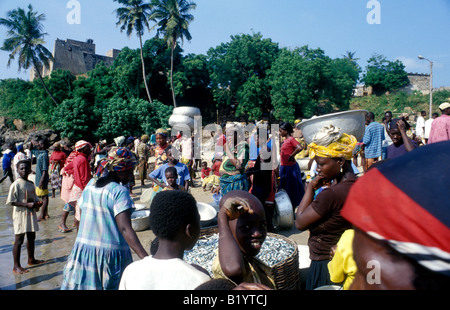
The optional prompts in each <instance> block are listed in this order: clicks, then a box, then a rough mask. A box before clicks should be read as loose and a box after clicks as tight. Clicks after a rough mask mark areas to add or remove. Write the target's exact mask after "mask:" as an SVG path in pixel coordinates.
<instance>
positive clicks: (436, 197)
mask: <svg viewBox="0 0 450 310" xmlns="http://www.w3.org/2000/svg"><path fill="white" fill-rule="evenodd" d="M449 149H450V141H445V142H439V143H433V144H431V145H426V146H424V147H420V148H418V149H417V150H415V151H414V152H410V153H408V154H406V155H404V156H402V157H401V158H395V159H392V160H389V161H387V162H384V163H383V164H381V165H379V166H377V167H375V168H373V169H371V170H370V171H369V172H368V173H367V174H365V175H364V176H362V177H361V178H359V179H358V181H357V182H356V183H355V184H354V185H353V187H352V189H351V190H350V193H349V195H348V198H347V200H346V202H345V205H344V208H343V209H342V212H341V214H342V216H343V217H344V218H345V219H346V220H348V221H349V222H351V223H352V224H353V226H354V227H355V236H354V240H353V250H354V253H353V257H354V259H355V262H356V265H357V272H356V275H355V278H354V280H353V282H352V285H351V286H350V289H360V290H414V289H422V290H436V289H439V290H444V291H446V290H448V289H449V288H450V217H449V214H450V213H449V209H448V203H446V202H447V201H448V200H449V199H450V195H449V193H450V187H449V184H450V174H449V173H443V170H442V163H448V162H449V161H450V153H449V152H448V150H449ZM411 167H415V169H411ZM368 188H371V189H375V188H376V189H377V190H371V191H368V190H367V189H368Z"/></svg>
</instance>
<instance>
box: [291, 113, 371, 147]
mask: <svg viewBox="0 0 450 310" xmlns="http://www.w3.org/2000/svg"><path fill="white" fill-rule="evenodd" d="M366 113H367V111H366V110H354V111H345V112H338V113H331V114H327V115H322V116H319V117H316V118H312V119H308V120H305V121H302V122H301V123H299V124H298V125H297V128H298V129H300V130H301V131H302V133H303V137H304V138H305V141H306V143H307V144H310V143H311V140H312V138H313V137H314V135H315V134H316V133H317V132H319V131H320V129H322V127H324V126H328V125H330V124H331V125H333V126H334V127H338V128H341V130H342V132H344V133H346V134H349V135H353V136H355V138H356V139H357V140H358V141H361V140H362V138H363V137H364V131H365V129H366V123H365V117H366Z"/></svg>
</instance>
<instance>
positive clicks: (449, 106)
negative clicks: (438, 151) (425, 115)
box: [428, 102, 450, 144]
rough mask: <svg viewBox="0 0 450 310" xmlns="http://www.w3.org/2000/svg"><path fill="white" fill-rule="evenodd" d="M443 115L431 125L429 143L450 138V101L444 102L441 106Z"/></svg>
mask: <svg viewBox="0 0 450 310" xmlns="http://www.w3.org/2000/svg"><path fill="white" fill-rule="evenodd" d="M439 109H440V110H441V112H442V115H441V116H439V117H438V118H436V119H435V120H434V121H433V124H432V125H431V131H430V136H429V138H428V144H430V143H436V142H439V141H448V140H450V103H448V102H444V103H442V104H441V105H440V106H439Z"/></svg>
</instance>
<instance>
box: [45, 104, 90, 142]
mask: <svg viewBox="0 0 450 310" xmlns="http://www.w3.org/2000/svg"><path fill="white" fill-rule="evenodd" d="M97 127H98V117H96V113H95V108H94V107H93V106H92V105H91V104H90V103H89V102H88V101H87V100H84V99H82V98H74V99H66V100H64V101H63V102H62V103H61V104H60V105H59V106H58V108H57V109H56V111H55V112H54V114H53V124H52V128H53V129H55V130H56V131H58V132H60V133H61V137H67V138H68V139H70V140H71V141H73V142H76V141H78V140H81V139H83V140H87V141H91V142H93V141H96V137H95V135H94V130H96V129H97Z"/></svg>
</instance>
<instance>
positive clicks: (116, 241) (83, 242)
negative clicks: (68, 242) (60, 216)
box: [61, 179, 134, 290]
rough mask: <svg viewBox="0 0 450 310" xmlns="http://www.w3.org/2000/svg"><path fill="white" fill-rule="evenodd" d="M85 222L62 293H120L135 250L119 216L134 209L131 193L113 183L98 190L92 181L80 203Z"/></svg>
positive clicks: (80, 231) (69, 260)
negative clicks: (116, 218)
mask: <svg viewBox="0 0 450 310" xmlns="http://www.w3.org/2000/svg"><path fill="white" fill-rule="evenodd" d="M78 203H79V205H80V208H81V221H80V226H79V231H78V235H77V238H76V241H75V244H74V246H73V248H72V252H71V253H70V255H69V258H68V261H67V264H66V266H65V268H64V278H63V283H62V285H61V289H62V290H116V289H118V288H119V283H120V279H121V277H122V273H123V271H124V270H125V267H126V266H128V265H129V264H130V263H132V261H133V259H132V256H131V250H130V247H129V246H128V243H127V242H126V241H125V239H124V238H123V236H122V234H121V232H120V231H119V228H118V226H117V224H116V221H115V217H116V216H117V215H118V214H120V213H121V212H124V211H126V210H128V209H132V208H134V203H133V201H132V199H131V197H130V194H129V191H128V190H127V189H126V188H125V187H124V186H121V185H119V184H117V183H114V182H111V183H109V184H108V185H106V186H104V187H102V188H96V187H95V180H94V179H92V180H91V181H90V182H89V184H88V185H87V186H86V188H85V189H84V191H83V194H82V196H81V198H80V199H79V200H78Z"/></svg>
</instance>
